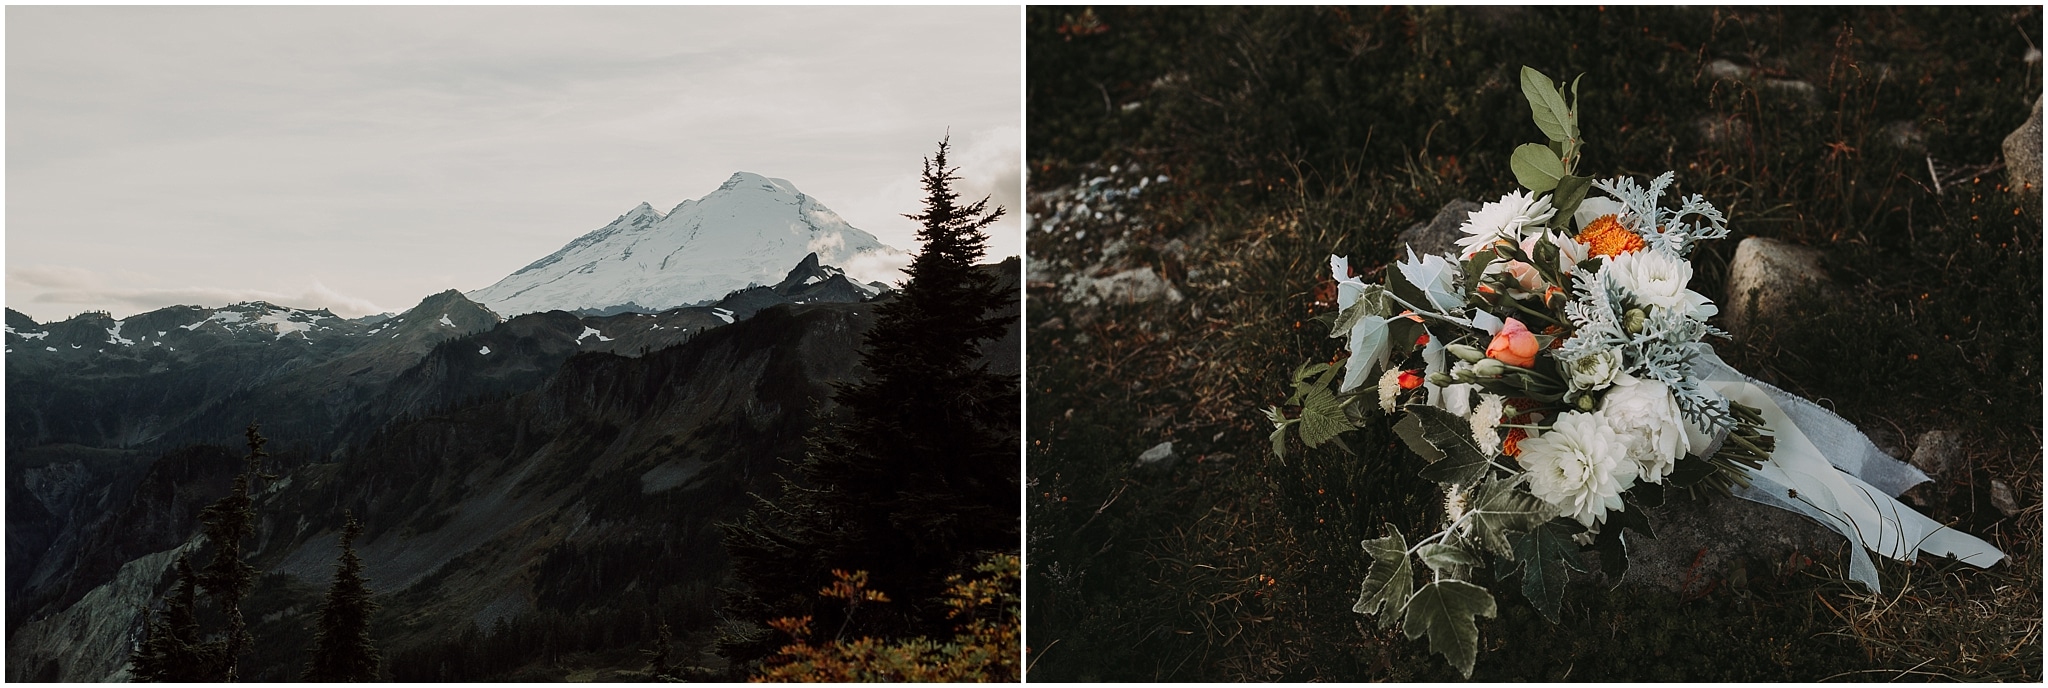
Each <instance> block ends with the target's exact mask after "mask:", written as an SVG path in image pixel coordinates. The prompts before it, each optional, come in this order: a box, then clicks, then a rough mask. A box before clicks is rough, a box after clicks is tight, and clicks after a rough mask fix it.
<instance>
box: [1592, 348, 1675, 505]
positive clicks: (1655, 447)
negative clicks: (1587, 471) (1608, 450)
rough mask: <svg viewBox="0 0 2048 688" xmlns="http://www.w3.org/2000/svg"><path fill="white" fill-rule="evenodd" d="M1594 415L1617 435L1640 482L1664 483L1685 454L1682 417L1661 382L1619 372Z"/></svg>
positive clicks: (1668, 388)
mask: <svg viewBox="0 0 2048 688" xmlns="http://www.w3.org/2000/svg"><path fill="white" fill-rule="evenodd" d="M1597 415H1599V416H1600V417H1601V418H1602V419H1603V420H1604V421H1605V422H1606V425H1607V427H1609V428H1613V429H1614V432H1615V433H1616V434H1618V435H1620V436H1621V443H1622V446H1624V447H1626V448H1627V453H1628V459H1629V461H1631V462H1633V463H1635V464H1636V467H1637V468H1638V476H1637V477H1639V478H1641V479H1642V480H1643V481H1644V482H1652V483H1662V482H1664V476H1666V475H1669V474H1670V473H1671V467H1672V466H1673V465H1676V464H1677V463H1678V457H1679V456H1680V455H1682V454H1684V453H1685V450H1686V444H1687V442H1686V434H1685V418H1684V417H1683V416H1680V415H1679V411H1678V401H1677V400H1676V399H1673V398H1671V388H1670V387H1668V386H1666V385H1665V384H1664V383H1663V382H1659V381H1657V380H1639V379H1636V378H1634V377H1631V376H1628V375H1623V376H1621V377H1620V378H1618V379H1616V380H1615V381H1614V389H1611V390H1609V391H1608V392H1607V396H1606V397H1604V398H1602V399H1601V401H1600V410H1599V412H1598V413H1597Z"/></svg>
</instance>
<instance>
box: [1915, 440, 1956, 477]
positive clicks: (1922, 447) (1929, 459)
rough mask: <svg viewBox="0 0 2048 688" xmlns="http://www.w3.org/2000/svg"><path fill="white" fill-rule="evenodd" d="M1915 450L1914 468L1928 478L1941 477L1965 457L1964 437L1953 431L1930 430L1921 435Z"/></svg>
mask: <svg viewBox="0 0 2048 688" xmlns="http://www.w3.org/2000/svg"><path fill="white" fill-rule="evenodd" d="M1916 445H1917V446H1915V447H1914V448H1913V467H1914V468H1918V469H1920V471H1921V472H1923V473H1926V474H1927V475H1928V477H1940V476H1941V475H1942V474H1943V473H1947V472H1948V468H1949V466H1952V465H1955V462H1956V460H1957V459H1958V458H1961V457H1962V455H1963V442H1962V437H1961V436H1960V435H1958V434H1956V432H1955V431H1952V430H1929V431H1927V432H1925V433H1921V435H1920V441H1919V442H1917V443H1916Z"/></svg>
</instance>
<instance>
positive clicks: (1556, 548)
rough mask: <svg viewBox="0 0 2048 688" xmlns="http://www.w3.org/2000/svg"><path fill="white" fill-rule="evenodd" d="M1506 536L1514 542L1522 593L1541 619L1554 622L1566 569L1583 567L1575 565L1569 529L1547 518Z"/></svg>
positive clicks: (1567, 579)
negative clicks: (1528, 529)
mask: <svg viewBox="0 0 2048 688" xmlns="http://www.w3.org/2000/svg"><path fill="white" fill-rule="evenodd" d="M1508 539H1509V540H1510V541H1512V542H1513V543H1514V545H1515V560H1516V561H1518V562H1521V568H1520V569H1519V571H1521V574H1522V596H1524V597H1527V598H1529V603H1530V604H1531V605H1534V606H1535V607H1536V611H1537V612H1539V613H1541V614H1542V615H1543V618H1545V619H1549V620H1550V623H1553V624H1555V623H1558V619H1559V617H1560V613H1561V612H1562V610H1563V607H1564V590H1565V584H1566V583H1569V582H1570V581H1571V579H1570V577H1569V576H1570V575H1571V574H1569V573H1567V572H1566V569H1570V570H1572V571H1578V572H1581V573H1584V572H1585V570H1586V569H1585V568H1583V567H1581V566H1580V565H1579V548H1578V546H1577V545H1574V544H1572V539H1571V532H1570V531H1569V530H1567V529H1566V528H1565V527H1564V526H1562V525H1560V524H1559V523H1558V522H1557V521H1551V522H1549V523H1545V524H1543V525H1542V526H1541V527H1538V528H1536V529H1535V530H1531V531H1529V532H1528V533H1517V534H1514V535H1511V536H1509V537H1508Z"/></svg>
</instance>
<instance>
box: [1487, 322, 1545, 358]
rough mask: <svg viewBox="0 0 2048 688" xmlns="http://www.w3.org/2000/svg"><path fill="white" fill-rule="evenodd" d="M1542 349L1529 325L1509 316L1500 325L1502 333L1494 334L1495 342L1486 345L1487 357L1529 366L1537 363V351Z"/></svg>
mask: <svg viewBox="0 0 2048 688" xmlns="http://www.w3.org/2000/svg"><path fill="white" fill-rule="evenodd" d="M1541 349H1542V347H1541V346H1539V345H1538V344H1537V343H1536V335H1534V334H1531V333H1530V332H1529V326H1527V325H1523V324H1522V321H1520V320H1516V319H1514V318H1508V322H1507V324H1505V325H1502V326H1501V327H1500V333H1499V334H1496V335H1494V336H1493V342H1492V343H1490V344H1487V345H1486V357H1487V358H1491V359H1494V360H1497V361H1500V362H1502V363H1506V364H1508V365H1511V366H1518V367H1522V368H1527V367H1530V366H1533V365H1536V352H1537V351H1539V350H1541Z"/></svg>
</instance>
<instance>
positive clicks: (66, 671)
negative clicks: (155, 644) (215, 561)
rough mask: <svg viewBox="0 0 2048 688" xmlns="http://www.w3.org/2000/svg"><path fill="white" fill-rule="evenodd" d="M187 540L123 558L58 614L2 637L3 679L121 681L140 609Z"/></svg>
mask: <svg viewBox="0 0 2048 688" xmlns="http://www.w3.org/2000/svg"><path fill="white" fill-rule="evenodd" d="M191 547H192V545H191V543H187V544H186V545H184V546H181V547H177V548H174V549H169V550H165V551H162V552H157V553H154V554H149V555H146V556H143V557H141V558H138V559H136V560H134V561H131V562H128V563H127V564H125V565H123V566H122V567H121V570H120V573H119V574H117V575H115V577H114V579H113V580H112V581H110V582H108V583H106V584H104V585H101V586H99V587H96V588H93V590H92V592H89V593H86V595H85V597H83V598H81V599H80V600H78V602H77V603H75V604H72V605H71V606H70V607H67V608H65V609H64V611H62V612H58V613H57V614H54V615H51V616H49V617H48V618H44V619H41V620H37V621H32V622H29V623H28V624H26V625H23V626H22V627H21V628H19V629H16V630H15V632H14V633H13V634H11V635H9V636H8V637H7V680H9V681H37V682H44V681H126V680H128V649H129V643H130V641H131V640H132V639H134V638H135V637H136V634H137V633H140V632H141V629H142V622H143V619H142V610H143V609H144V608H145V607H146V606H148V605H150V604H152V603H153V602H154V601H155V597H156V592H157V586H158V583H160V582H162V580H163V578H164V571H166V570H167V569H169V568H170V565H171V561H172V560H174V559H176V558H177V557H178V555H179V554H180V553H183V552H186V551H188V550H189V549H190V548H191Z"/></svg>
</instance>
